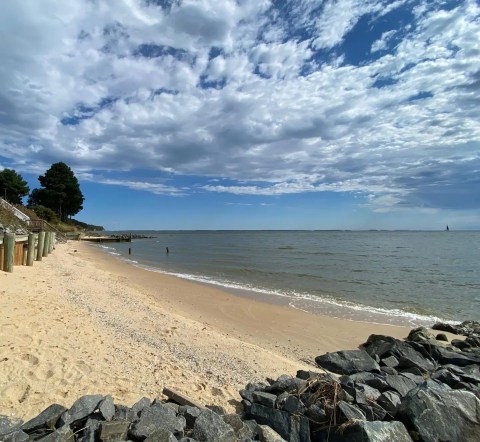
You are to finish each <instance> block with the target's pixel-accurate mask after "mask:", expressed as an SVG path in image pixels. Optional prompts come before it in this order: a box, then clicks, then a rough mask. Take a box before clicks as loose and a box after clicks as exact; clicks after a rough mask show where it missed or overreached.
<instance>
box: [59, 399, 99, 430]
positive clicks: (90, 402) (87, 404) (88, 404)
mask: <svg viewBox="0 0 480 442" xmlns="http://www.w3.org/2000/svg"><path fill="white" fill-rule="evenodd" d="M103 399H104V396H102V395H100V394H90V395H86V396H82V397H81V398H79V399H77V400H76V401H75V402H74V403H73V405H72V406H71V407H70V409H69V410H67V411H65V413H63V414H62V416H61V417H60V419H59V425H61V426H64V425H71V424H74V423H75V422H78V421H82V420H84V419H86V418H87V417H88V415H90V414H92V413H93V412H94V411H95V410H96V409H97V408H98V404H99V403H100V402H101V401H102V400H103Z"/></svg>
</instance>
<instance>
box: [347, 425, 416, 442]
mask: <svg viewBox="0 0 480 442" xmlns="http://www.w3.org/2000/svg"><path fill="white" fill-rule="evenodd" d="M344 437H345V439H344V440H346V441H349V442H412V438H411V437H410V435H409V434H408V431H407V429H406V428H405V425H403V424H402V423H401V422H398V421H393V422H355V423H354V424H353V425H350V426H348V427H347V429H346V430H345V432H344Z"/></svg>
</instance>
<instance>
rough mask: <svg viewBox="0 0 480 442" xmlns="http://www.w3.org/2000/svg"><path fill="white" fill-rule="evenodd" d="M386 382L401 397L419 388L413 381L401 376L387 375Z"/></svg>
mask: <svg viewBox="0 0 480 442" xmlns="http://www.w3.org/2000/svg"><path fill="white" fill-rule="evenodd" d="M385 380H386V381H387V384H388V385H389V386H390V387H391V388H392V389H393V390H395V391H396V392H397V393H399V394H400V396H405V395H406V394H407V393H408V392H409V391H410V390H412V389H413V388H415V387H416V386H417V384H416V383H415V382H413V381H412V380H411V379H408V378H406V377H405V376H401V375H391V374H387V375H386V376H385Z"/></svg>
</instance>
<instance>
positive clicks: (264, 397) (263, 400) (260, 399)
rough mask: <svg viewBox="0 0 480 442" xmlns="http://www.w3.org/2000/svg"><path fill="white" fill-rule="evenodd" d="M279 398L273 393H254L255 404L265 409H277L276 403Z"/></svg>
mask: <svg viewBox="0 0 480 442" xmlns="http://www.w3.org/2000/svg"><path fill="white" fill-rule="evenodd" d="M276 400H277V396H275V395H274V394H272V393H266V392H264V391H254V392H253V402H256V403H259V404H262V405H265V407H270V408H275V402H276Z"/></svg>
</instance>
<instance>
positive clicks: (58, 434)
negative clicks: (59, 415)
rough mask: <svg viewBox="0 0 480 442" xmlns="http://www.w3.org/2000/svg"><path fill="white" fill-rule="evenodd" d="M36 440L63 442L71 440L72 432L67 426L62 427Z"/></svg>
mask: <svg viewBox="0 0 480 442" xmlns="http://www.w3.org/2000/svg"><path fill="white" fill-rule="evenodd" d="M37 440H38V441H41V442H65V441H68V440H73V431H72V429H71V428H70V427H69V426H68V425H64V426H63V427H60V428H59V429H58V430H55V431H54V432H52V433H50V434H49V435H47V436H45V437H42V438H41V439H37Z"/></svg>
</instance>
